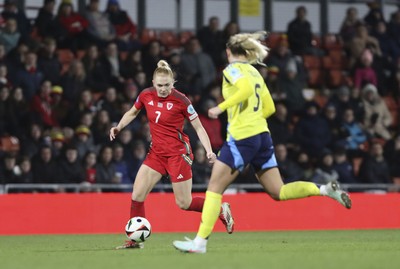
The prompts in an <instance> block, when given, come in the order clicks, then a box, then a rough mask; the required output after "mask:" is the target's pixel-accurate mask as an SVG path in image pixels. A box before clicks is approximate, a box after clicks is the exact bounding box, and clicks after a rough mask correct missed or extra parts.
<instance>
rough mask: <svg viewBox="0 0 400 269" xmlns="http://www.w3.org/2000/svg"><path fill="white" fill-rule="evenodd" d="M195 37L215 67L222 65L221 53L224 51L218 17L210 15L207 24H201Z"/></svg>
mask: <svg viewBox="0 0 400 269" xmlns="http://www.w3.org/2000/svg"><path fill="white" fill-rule="evenodd" d="M197 38H198V39H199V42H200V44H201V47H202V48H203V51H204V52H205V53H207V54H208V55H210V57H211V59H212V60H213V62H214V65H215V66H217V67H222V65H223V62H222V55H223V53H224V45H225V44H223V41H222V32H221V30H219V18H218V17H215V16H214V17H210V18H209V20H208V25H206V26H203V27H202V28H200V29H199V31H198V32H197Z"/></svg>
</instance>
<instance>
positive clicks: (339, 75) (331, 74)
mask: <svg viewBox="0 0 400 269" xmlns="http://www.w3.org/2000/svg"><path fill="white" fill-rule="evenodd" d="M344 82H345V80H344V75H343V72H342V70H337V69H332V70H329V71H328V85H329V87H332V88H337V87H339V86H341V85H343V84H344Z"/></svg>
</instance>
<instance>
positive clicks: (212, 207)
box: [173, 160, 239, 253]
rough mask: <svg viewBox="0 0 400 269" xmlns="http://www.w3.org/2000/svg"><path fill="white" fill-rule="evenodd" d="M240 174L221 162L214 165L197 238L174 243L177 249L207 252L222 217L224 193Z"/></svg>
mask: <svg viewBox="0 0 400 269" xmlns="http://www.w3.org/2000/svg"><path fill="white" fill-rule="evenodd" d="M238 173H239V172H238V171H235V172H232V168H230V167H229V166H228V165H226V164H225V163H223V162H221V161H218V160H217V161H216V162H215V163H214V167H213V170H212V174H211V179H210V183H209V185H208V189H207V192H206V199H205V202H204V206H203V212H202V215H201V224H200V227H199V231H198V233H197V236H196V238H195V239H194V240H190V239H187V240H186V241H174V242H173V245H174V247H175V248H176V249H178V250H180V251H183V252H190V253H205V252H206V245H207V239H208V237H209V236H210V234H211V232H212V230H213V228H214V225H215V223H216V222H217V219H218V216H219V215H220V208H221V203H222V193H223V192H224V191H225V189H226V188H227V187H228V186H229V184H230V183H232V181H233V180H234V179H235V178H236V176H237V175H238ZM232 221H233V219H232Z"/></svg>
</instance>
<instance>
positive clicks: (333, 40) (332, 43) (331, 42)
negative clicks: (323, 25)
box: [322, 34, 343, 50]
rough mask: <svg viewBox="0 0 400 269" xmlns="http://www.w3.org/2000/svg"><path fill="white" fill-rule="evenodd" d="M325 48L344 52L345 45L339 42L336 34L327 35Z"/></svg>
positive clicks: (324, 43)
mask: <svg viewBox="0 0 400 269" xmlns="http://www.w3.org/2000/svg"><path fill="white" fill-rule="evenodd" d="M322 43H323V45H322V46H323V48H324V49H325V50H342V49H343V45H342V42H341V41H340V40H339V38H338V37H337V35H335V34H326V35H324V37H323V41H322Z"/></svg>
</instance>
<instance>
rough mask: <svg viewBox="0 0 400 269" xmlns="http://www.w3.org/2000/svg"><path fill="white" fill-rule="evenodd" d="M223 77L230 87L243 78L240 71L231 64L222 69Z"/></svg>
mask: <svg viewBox="0 0 400 269" xmlns="http://www.w3.org/2000/svg"><path fill="white" fill-rule="evenodd" d="M223 75H224V77H225V79H226V80H227V81H228V82H229V83H230V84H232V85H234V84H235V83H236V82H237V81H238V80H239V79H240V78H242V77H243V76H244V75H243V73H242V72H241V70H240V69H239V68H237V67H236V66H234V65H232V64H230V65H228V66H227V67H226V68H225V69H224V71H223Z"/></svg>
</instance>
